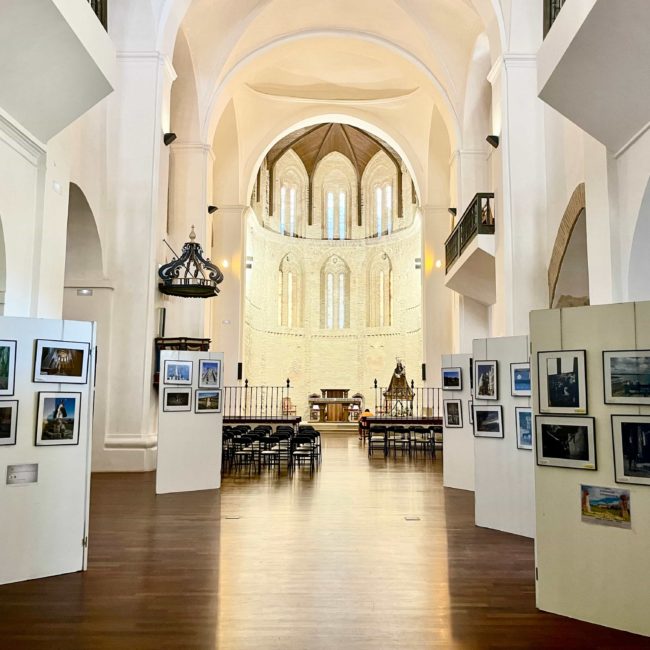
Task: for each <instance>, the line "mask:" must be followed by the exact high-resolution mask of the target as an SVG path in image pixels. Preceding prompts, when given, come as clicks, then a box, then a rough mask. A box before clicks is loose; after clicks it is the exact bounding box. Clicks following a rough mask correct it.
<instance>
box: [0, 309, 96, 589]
mask: <svg viewBox="0 0 650 650" xmlns="http://www.w3.org/2000/svg"><path fill="white" fill-rule="evenodd" d="M0 339H3V340H5V339H6V340H13V341H16V375H15V388H14V395H13V396H2V397H1V398H0V400H2V401H8V400H17V401H18V418H17V432H16V444H15V445H11V446H4V445H2V446H0V531H2V532H1V533H0V539H1V540H2V541H1V543H0V584H4V583H9V582H18V581H21V580H30V579H33V578H43V577H46V576H53V575H59V574H62V573H71V572H73V571H81V570H84V569H85V568H86V561H87V545H86V544H85V543H84V540H87V537H88V508H89V494H90V440H91V428H92V410H93V390H94V375H95V372H94V367H95V364H94V359H95V325H94V323H85V322H80V321H63V320H50V319H36V318H9V317H0ZM37 339H49V340H54V341H74V342H79V343H87V344H89V350H90V354H89V355H88V366H87V381H86V383H85V384H80V383H76V384H70V383H57V382H55V381H52V382H39V383H35V382H34V381H33V378H34V358H35V349H36V340H37ZM39 392H50V393H53V392H68V393H79V394H80V397H79V402H78V404H79V409H78V411H77V412H76V413H75V416H74V417H75V419H78V425H79V438H78V439H79V442H78V444H76V445H61V446H58V445H53V446H36V444H35V440H36V429H37V426H38V424H39V423H38V422H37V408H38V393H39ZM33 465H38V467H37V468H33ZM10 466H12V467H15V468H16V469H15V470H14V471H13V472H9V473H10V474H12V475H13V477H12V478H8V467H10ZM16 466H18V467H16ZM25 466H32V467H31V468H29V467H25ZM32 470H33V471H32ZM34 479H36V480H35V482H32V481H33V480H34ZM12 480H17V481H18V482H16V483H13V484H9V482H10V481H12ZM23 481H24V482H23Z"/></svg>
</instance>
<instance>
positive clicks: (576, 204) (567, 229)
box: [548, 183, 586, 307]
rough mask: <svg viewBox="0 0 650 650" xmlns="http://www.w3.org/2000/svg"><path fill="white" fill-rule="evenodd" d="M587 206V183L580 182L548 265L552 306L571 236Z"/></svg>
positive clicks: (549, 292) (561, 223) (562, 223)
mask: <svg viewBox="0 0 650 650" xmlns="http://www.w3.org/2000/svg"><path fill="white" fill-rule="evenodd" d="M585 208H586V205H585V184H584V183H580V184H579V185H578V186H577V187H576V188H575V190H573V194H572V195H571V198H570V199H569V203H568V204H567V207H566V209H565V210H564V215H563V217H562V221H561V222H560V227H559V228H558V233H557V236H556V238H555V244H554V246H553V252H552V254H551V261H550V263H549V267H548V295H549V306H551V307H552V306H553V303H554V301H555V290H556V288H557V284H558V280H559V279H560V272H561V270H562V264H563V262H564V259H565V256H566V254H567V250H568V249H569V244H570V242H571V236H572V235H573V232H574V229H575V227H576V224H577V223H578V219H579V217H580V216H581V215H584V212H585ZM585 263H586V259H585Z"/></svg>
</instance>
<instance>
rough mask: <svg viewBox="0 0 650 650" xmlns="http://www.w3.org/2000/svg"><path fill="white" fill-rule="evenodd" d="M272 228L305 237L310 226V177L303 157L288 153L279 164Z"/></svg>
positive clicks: (273, 175) (275, 170)
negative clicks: (308, 225) (308, 224)
mask: <svg viewBox="0 0 650 650" xmlns="http://www.w3.org/2000/svg"><path fill="white" fill-rule="evenodd" d="M272 178H273V183H274V188H273V193H272V195H273V202H274V205H273V206H272V214H271V215H269V220H270V221H271V226H272V227H273V229H274V230H277V231H278V232H279V233H281V234H283V235H288V236H290V237H294V236H295V237H304V235H305V227H306V222H307V210H308V194H309V176H308V175H307V170H306V169H305V165H304V164H303V162H302V160H301V159H300V157H299V156H298V155H297V154H296V153H295V152H294V151H293V150H292V149H289V150H288V151H286V152H285V153H284V154H283V155H282V156H281V157H280V158H279V159H278V161H277V162H276V163H275V165H274V171H273V174H272Z"/></svg>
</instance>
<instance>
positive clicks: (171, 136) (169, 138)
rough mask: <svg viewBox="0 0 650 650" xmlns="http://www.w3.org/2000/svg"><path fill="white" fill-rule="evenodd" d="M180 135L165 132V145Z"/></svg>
mask: <svg viewBox="0 0 650 650" xmlns="http://www.w3.org/2000/svg"><path fill="white" fill-rule="evenodd" d="M177 137H178V136H177V135H176V134H175V133H165V135H163V142H164V143H165V146H166V147H168V146H169V145H170V144H171V143H172V142H174V140H176V138H177Z"/></svg>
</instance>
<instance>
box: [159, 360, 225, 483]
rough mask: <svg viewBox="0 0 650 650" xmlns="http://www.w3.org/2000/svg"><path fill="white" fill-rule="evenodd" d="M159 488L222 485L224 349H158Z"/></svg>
mask: <svg viewBox="0 0 650 650" xmlns="http://www.w3.org/2000/svg"><path fill="white" fill-rule="evenodd" d="M160 367H161V372H160V388H159V399H158V462H157V470H156V493H157V494H165V493H168V492H189V491H193V490H214V489H217V488H219V487H220V486H221V452H222V446H221V441H222V431H223V353H222V352H190V351H187V350H165V351H163V352H161V354H160Z"/></svg>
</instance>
